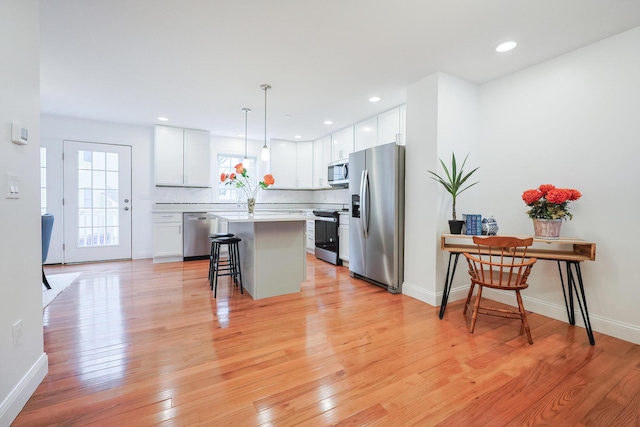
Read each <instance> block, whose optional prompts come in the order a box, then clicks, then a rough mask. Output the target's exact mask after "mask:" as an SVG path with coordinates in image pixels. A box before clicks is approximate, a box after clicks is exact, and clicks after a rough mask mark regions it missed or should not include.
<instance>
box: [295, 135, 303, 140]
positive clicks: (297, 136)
mask: <svg viewBox="0 0 640 427" xmlns="http://www.w3.org/2000/svg"><path fill="white" fill-rule="evenodd" d="M294 138H295V139H300V138H302V135H296V136H294Z"/></svg>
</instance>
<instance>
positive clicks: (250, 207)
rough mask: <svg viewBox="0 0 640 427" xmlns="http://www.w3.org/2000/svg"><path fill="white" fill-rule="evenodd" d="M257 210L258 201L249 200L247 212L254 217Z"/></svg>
mask: <svg viewBox="0 0 640 427" xmlns="http://www.w3.org/2000/svg"><path fill="white" fill-rule="evenodd" d="M255 208H256V199H253V198H251V199H247V211H248V212H249V215H253V210H254V209H255Z"/></svg>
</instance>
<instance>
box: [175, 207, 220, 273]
mask: <svg viewBox="0 0 640 427" xmlns="http://www.w3.org/2000/svg"><path fill="white" fill-rule="evenodd" d="M215 225H217V221H214V220H212V219H211V218H210V217H209V215H208V214H207V213H206V212H190V213H183V214H182V226H183V227H184V233H183V235H182V239H183V241H182V243H183V257H184V260H185V261H190V260H194V259H206V258H209V254H210V252H211V241H210V240H209V234H211V233H214V232H215V231H211V230H212V227H213V226H215Z"/></svg>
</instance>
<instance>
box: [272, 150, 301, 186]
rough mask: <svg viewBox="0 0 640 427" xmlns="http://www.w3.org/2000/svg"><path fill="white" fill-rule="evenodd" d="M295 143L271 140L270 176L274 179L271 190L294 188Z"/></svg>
mask: <svg viewBox="0 0 640 427" xmlns="http://www.w3.org/2000/svg"><path fill="white" fill-rule="evenodd" d="M295 144H296V143H295V142H292V141H282V140H279V139H272V140H271V153H270V158H271V168H270V170H271V174H272V175H273V178H274V179H275V181H276V182H275V184H273V188H295V186H296V179H297V177H296V157H297V154H296V146H295Z"/></svg>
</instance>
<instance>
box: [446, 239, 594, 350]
mask: <svg viewBox="0 0 640 427" xmlns="http://www.w3.org/2000/svg"><path fill="white" fill-rule="evenodd" d="M514 237H520V238H528V237H531V236H514ZM472 238H473V236H468V235H465V234H443V235H442V237H441V239H440V249H442V250H444V251H447V252H449V265H448V267H447V276H446V278H445V283H444V292H443V294H442V303H441V304H440V319H442V317H443V316H444V312H445V309H446V307H447V301H448V299H449V292H451V284H452V283H453V276H454V274H455V272H456V266H457V265H458V258H459V257H460V254H461V253H464V252H477V251H478V248H477V246H476V245H474V244H473V241H472ZM527 256H528V257H532V258H533V257H535V258H538V259H540V260H548V261H556V262H557V263H558V273H560V283H561V284H562V294H563V296H564V303H565V307H566V308H567V316H568V317H569V323H570V324H572V325H575V324H576V319H575V312H574V298H573V295H574V292H575V296H576V300H577V301H578V306H579V307H580V312H581V313H582V319H583V320H584V325H585V329H586V330H587V336H588V337H589V343H591V345H594V344H595V339H594V338H593V330H592V329H591V322H590V320H589V311H588V310H587V299H586V297H585V293H584V285H583V282H582V273H581V272H580V263H581V262H582V261H595V259H596V244H595V243H591V242H586V241H584V240H581V239H573V238H561V239H542V238H539V237H534V239H533V245H532V246H530V247H529V248H528V249H527ZM452 261H453V268H452V267H451V263H452ZM563 261H564V262H565V265H566V270H565V276H566V281H567V286H566V288H565V278H564V276H563V274H562V267H561V264H560V263H561V262H563Z"/></svg>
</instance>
